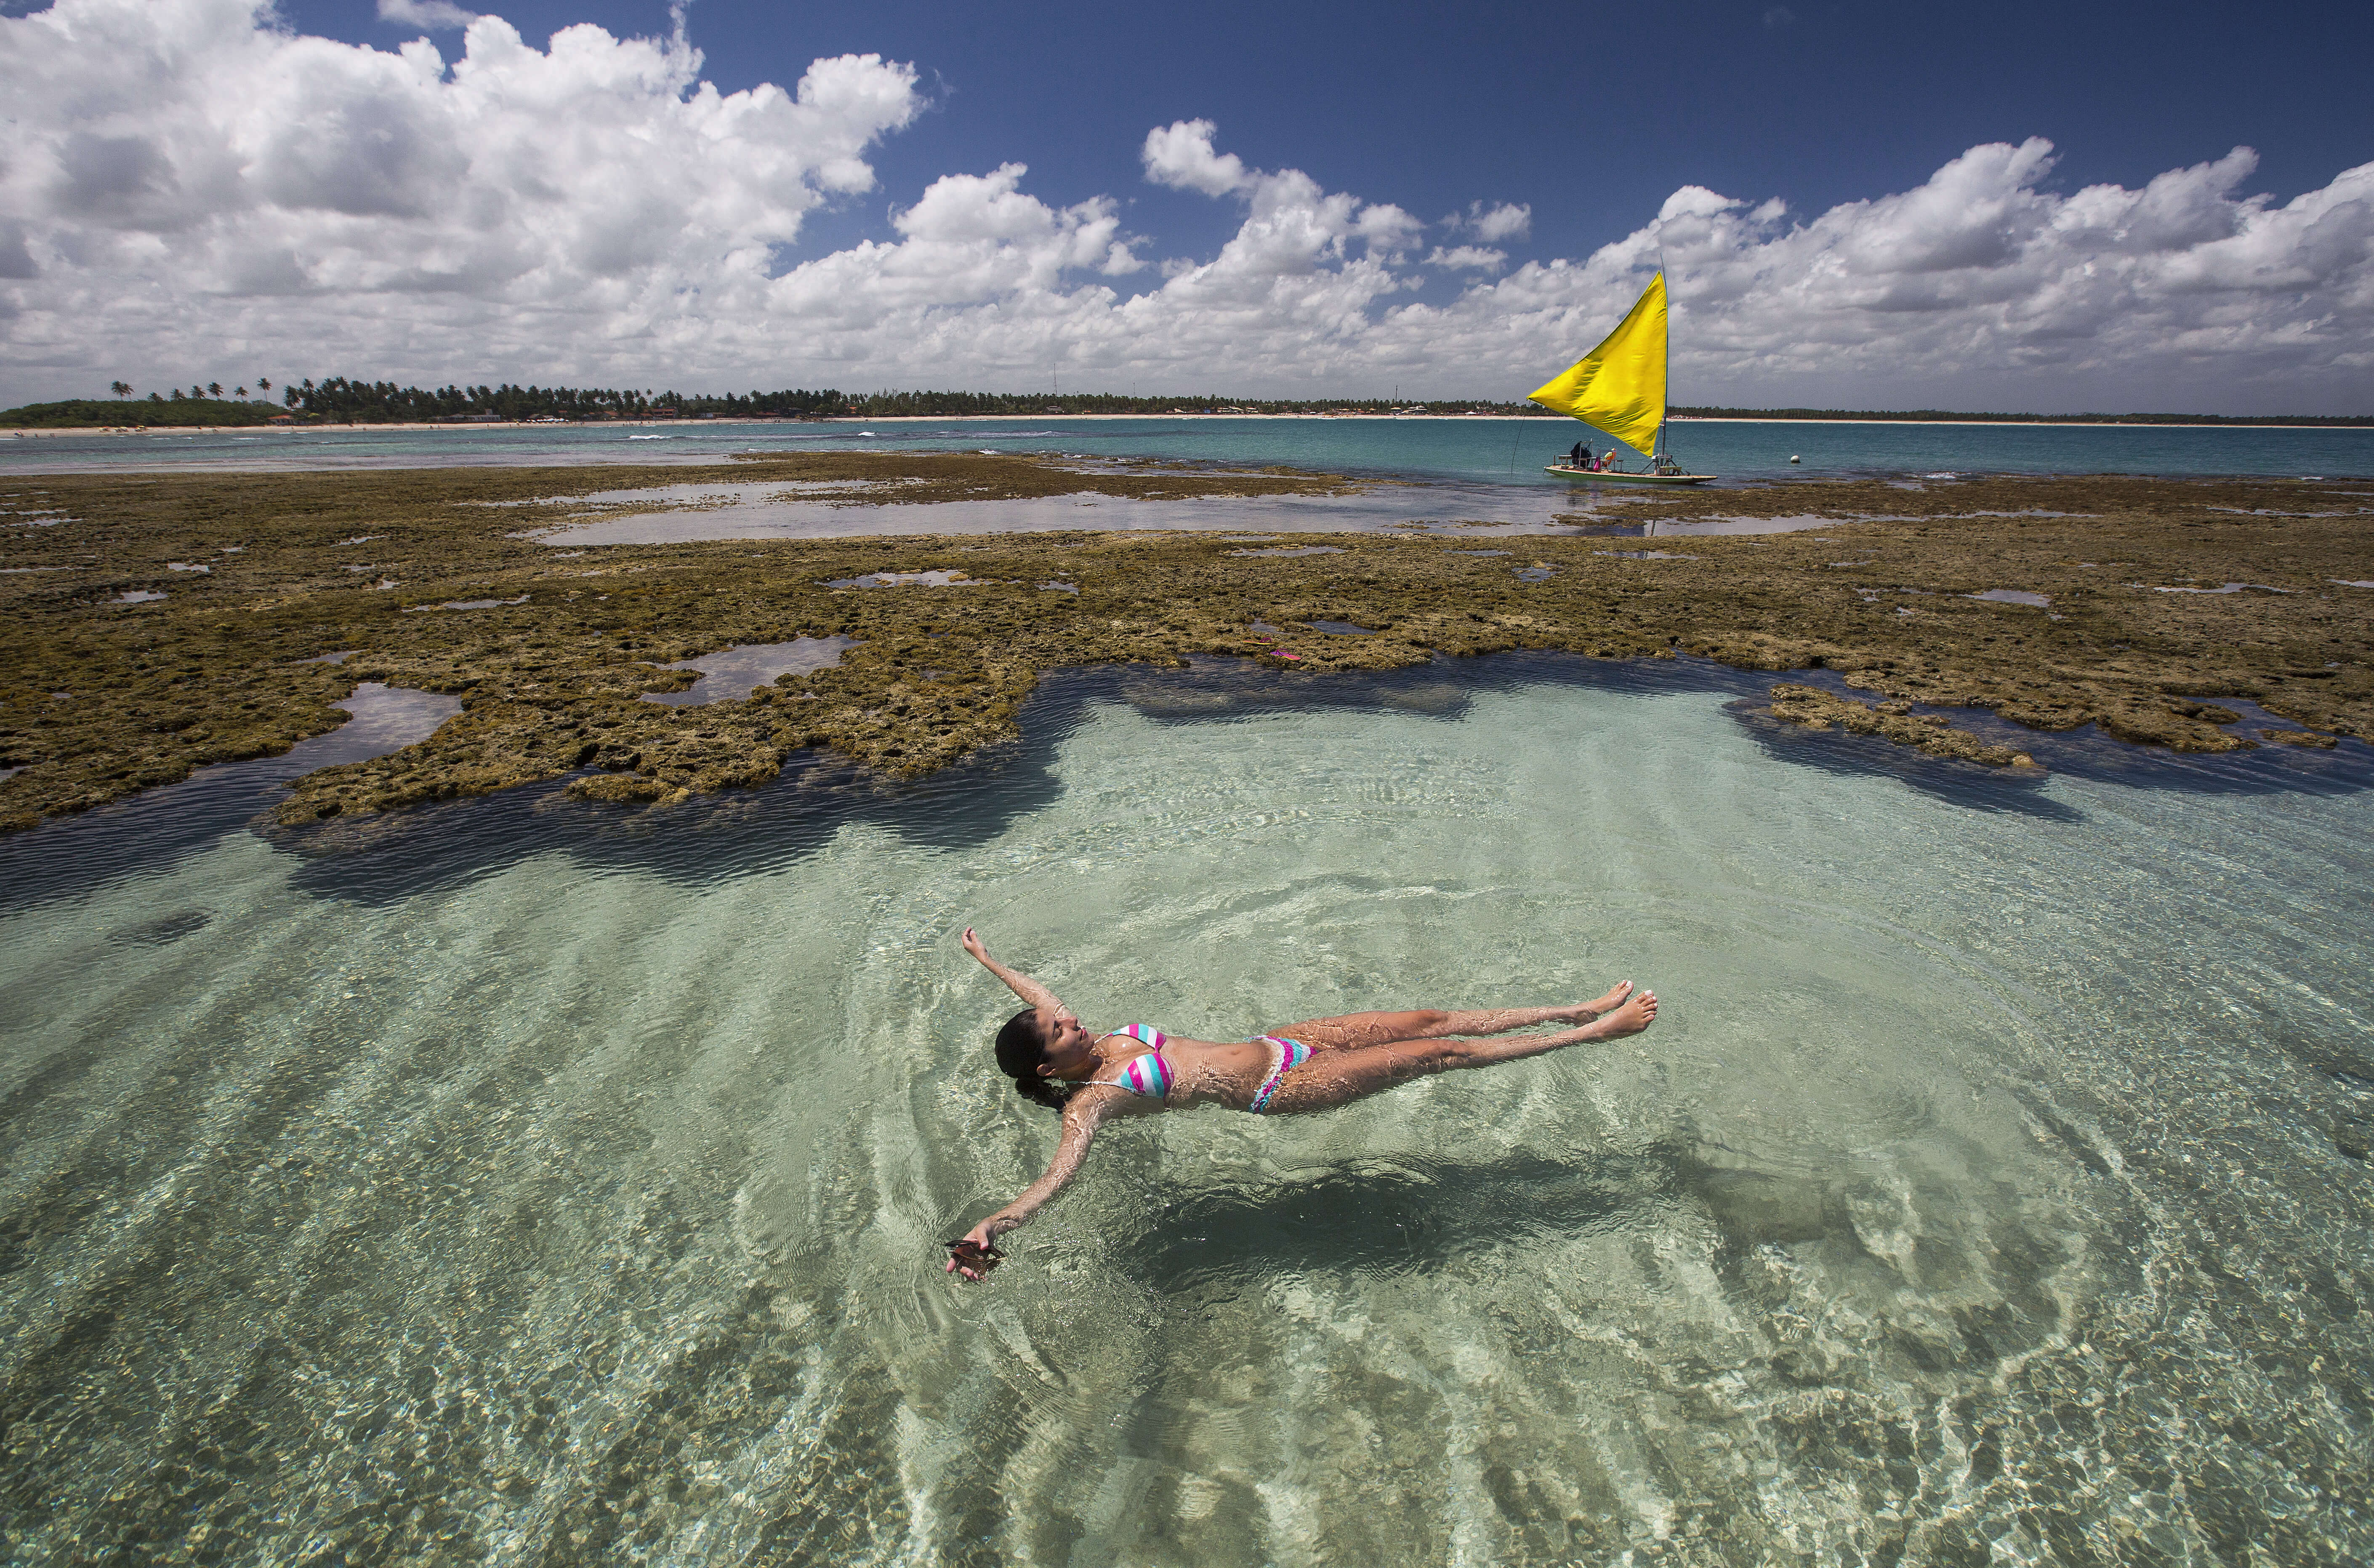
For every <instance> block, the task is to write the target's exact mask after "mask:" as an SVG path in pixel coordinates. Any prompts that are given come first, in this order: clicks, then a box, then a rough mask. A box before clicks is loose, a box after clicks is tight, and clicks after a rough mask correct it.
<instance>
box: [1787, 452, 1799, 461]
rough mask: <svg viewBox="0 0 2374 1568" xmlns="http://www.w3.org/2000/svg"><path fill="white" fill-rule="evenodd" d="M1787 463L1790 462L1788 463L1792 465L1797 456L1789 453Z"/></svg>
mask: <svg viewBox="0 0 2374 1568" xmlns="http://www.w3.org/2000/svg"><path fill="white" fill-rule="evenodd" d="M1789 461H1790V462H1792V463H1794V462H1796V461H1798V458H1797V454H1795V453H1793V452H1792V453H1791V454H1789Z"/></svg>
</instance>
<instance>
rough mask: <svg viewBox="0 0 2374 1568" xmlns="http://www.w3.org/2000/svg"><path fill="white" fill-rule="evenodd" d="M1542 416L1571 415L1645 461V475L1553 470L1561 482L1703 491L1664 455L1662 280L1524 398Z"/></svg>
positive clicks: (1619, 469) (1569, 467)
mask: <svg viewBox="0 0 2374 1568" xmlns="http://www.w3.org/2000/svg"><path fill="white" fill-rule="evenodd" d="M1527 396H1528V398H1530V399H1531V400H1532V401H1533V402H1535V403H1538V404H1540V405H1541V406H1542V407H1545V408H1555V409H1557V411H1558V412H1559V413H1561V414H1570V415H1572V416H1573V417H1574V418H1576V419H1581V421H1582V422H1583V423H1584V424H1586V425H1589V426H1590V427H1591V428H1592V429H1593V430H1602V431H1604V432H1605V433H1607V434H1608V435H1611V436H1613V437H1615V438H1616V440H1617V441H1620V442H1623V443H1624V444H1625V445H1627V446H1629V447H1631V448H1632V449H1633V450H1634V451H1636V452H1638V453H1639V454H1642V455H1643V456H1645V457H1647V458H1648V460H1649V466H1648V468H1647V469H1646V470H1645V471H1639V470H1632V469H1627V468H1625V467H1623V466H1621V465H1620V464H1618V463H1616V462H1614V461H1609V462H1608V464H1607V466H1605V467H1604V468H1578V467H1576V466H1574V465H1573V464H1571V463H1553V464H1551V465H1549V466H1548V467H1547V468H1546V469H1545V472H1547V473H1552V474H1556V475H1557V476H1558V477H1560V478H1567V479H1589V480H1591V481H1592V482H1593V483H1606V484H1616V485H1702V484H1705V483H1706V482H1707V481H1708V480H1709V479H1711V478H1713V477H1714V476H1713V475H1712V474H1693V473H1689V472H1687V471H1686V470H1685V469H1684V468H1683V467H1682V466H1681V465H1680V464H1679V463H1676V462H1675V461H1674V458H1673V454H1670V453H1668V452H1667V451H1666V450H1665V445H1664V440H1665V275H1664V274H1663V273H1662V272H1661V273H1659V274H1657V276H1656V277H1652V278H1651V279H1650V280H1649V287H1648V288H1647V289H1643V290H1642V291H1641V294H1640V298H1639V300H1638V301H1635V302H1634V304H1633V306H1632V310H1631V313H1630V314H1628V315H1627V316H1626V317H1625V318H1624V321H1623V324H1621V325H1619V326H1618V327H1616V330H1615V331H1614V332H1611V333H1609V334H1608V335H1607V337H1606V339H1605V341H1604V342H1602V343H1601V344H1600V346H1599V347H1598V348H1593V349H1592V351H1591V352H1590V353H1588V354H1585V355H1584V356H1583V357H1582V358H1581V360H1577V361H1576V362H1575V364H1574V366H1573V367H1572V368H1571V369H1569V371H1566V373H1565V374H1563V375H1560V376H1557V377H1556V378H1555V379H1553V380H1551V381H1550V382H1548V383H1546V384H1545V385H1543V386H1540V387H1537V388H1535V389H1534V391H1533V392H1531V393H1528V394H1527ZM1609 457H1610V458H1611V459H1612V458H1613V457H1614V454H1613V453H1610V454H1609Z"/></svg>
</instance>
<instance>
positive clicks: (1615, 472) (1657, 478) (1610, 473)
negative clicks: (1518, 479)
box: [1542, 463, 1715, 485]
mask: <svg viewBox="0 0 2374 1568" xmlns="http://www.w3.org/2000/svg"><path fill="white" fill-rule="evenodd" d="M1542 472H1543V473H1545V474H1556V475H1557V477H1559V478H1561V479H1588V480H1590V481H1591V482H1592V484H1595V485H1702V484H1705V483H1706V482H1707V481H1708V480H1709V479H1711V478H1713V477H1715V476H1713V475H1712V474H1627V473H1625V472H1624V471H1623V470H1621V469H1619V468H1609V469H1607V470H1605V471H1604V472H1602V473H1596V474H1594V473H1592V471H1591V470H1590V469H1588V468H1570V467H1569V466H1566V465H1565V464H1563V463H1553V464H1550V465H1549V466H1547V467H1545V468H1544V469H1543V470H1542Z"/></svg>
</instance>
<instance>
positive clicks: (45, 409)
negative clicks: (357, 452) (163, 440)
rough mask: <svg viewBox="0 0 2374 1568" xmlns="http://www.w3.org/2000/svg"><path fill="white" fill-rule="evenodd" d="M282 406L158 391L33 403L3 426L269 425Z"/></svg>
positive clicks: (1, 419) (2, 417)
mask: <svg viewBox="0 0 2374 1568" xmlns="http://www.w3.org/2000/svg"><path fill="white" fill-rule="evenodd" d="M279 412H280V410H279V409H277V408H276V407H273V406H272V405H271V404H269V403H251V402H246V401H243V400H241V399H236V398H227V397H173V398H168V397H166V396H164V395H161V394H159V395H157V396H154V397H148V398H141V399H139V400H137V401H123V402H114V403H110V402H106V401H103V400H101V399H100V398H97V397H71V398H68V399H66V400H65V402H63V403H28V404H26V405H25V406H24V407H21V408H10V409H7V410H6V411H0V427H8V428H13V429H17V430H92V429H101V430H105V429H116V430H120V429H123V428H124V427H125V426H136V427H139V428H142V429H147V428H150V427H155V426H191V427H197V426H208V425H231V426H247V425H268V424H270V423H271V422H272V417H273V416H274V415H276V414H277V413H279Z"/></svg>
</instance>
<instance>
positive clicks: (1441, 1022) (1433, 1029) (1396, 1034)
mask: <svg viewBox="0 0 2374 1568" xmlns="http://www.w3.org/2000/svg"><path fill="white" fill-rule="evenodd" d="M1631 991H1632V982H1630V981H1629V980H1627V981H1625V982H1624V983H1623V984H1620V985H1618V986H1616V989H1614V990H1613V991H1610V992H1609V993H1607V995H1605V996H1602V997H1600V998H1599V999H1598V1000H1597V1001H1595V1002H1584V1003H1581V1005H1579V1006H1573V1007H1564V1008H1486V1009H1483V1010H1481V1011H1475V1012H1444V1011H1441V1010H1440V1009H1438V1008H1418V1009H1416V1010H1414V1011H1410V1012H1399V1013H1347V1014H1346V1015H1345V1016H1343V1017H1341V1018H1314V1019H1306V1020H1303V1021H1302V1022H1300V1023H1289V1024H1287V1026H1286V1027H1284V1028H1283V1029H1273V1030H1270V1031H1268V1032H1269V1033H1271V1034H1280V1035H1284V1036H1285V1037H1286V1038H1287V1039H1288V1040H1299V1041H1301V1042H1302V1043H1304V1044H1305V1045H1308V1046H1310V1048H1311V1049H1312V1050H1313V1051H1354V1050H1358V1049H1360V1048H1361V1047H1363V1046H1368V1045H1384V1044H1389V1043H1393V1042H1394V1041H1405V1040H1441V1039H1445V1038H1448V1037H1449V1036H1451V1035H1454V1034H1505V1033H1507V1032H1509V1031H1510V1030H1512V1029H1538V1028H1540V1027H1541V1026H1542V1025H1543V1024H1545V1023H1572V1022H1574V1021H1576V1020H1590V1019H1595V1018H1597V1017H1599V1016H1600V1015H1601V1014H1603V1013H1605V1012H1607V1011H1609V1010H1610V1009H1611V1008H1615V1007H1616V1005H1618V1004H1619V1003H1621V1002H1622V1001H1623V1000H1624V998H1625V997H1626V996H1629V995H1630V994H1631Z"/></svg>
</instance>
